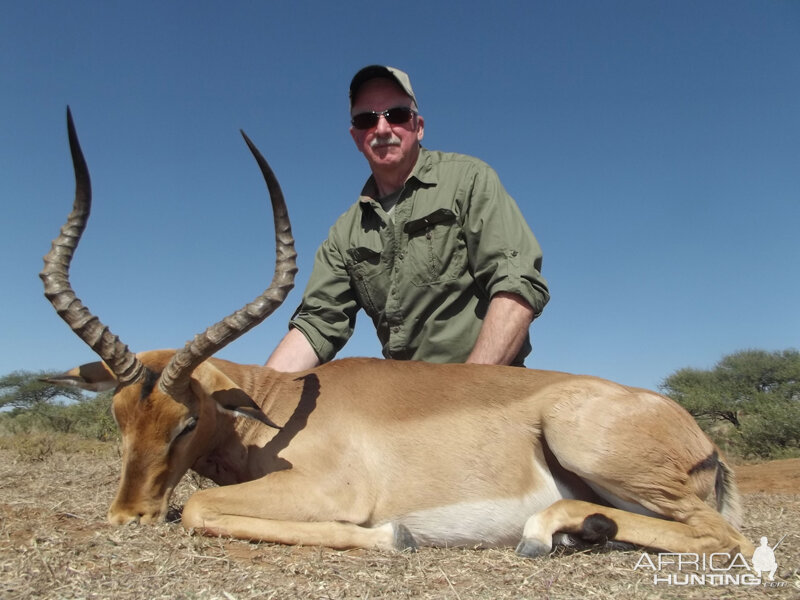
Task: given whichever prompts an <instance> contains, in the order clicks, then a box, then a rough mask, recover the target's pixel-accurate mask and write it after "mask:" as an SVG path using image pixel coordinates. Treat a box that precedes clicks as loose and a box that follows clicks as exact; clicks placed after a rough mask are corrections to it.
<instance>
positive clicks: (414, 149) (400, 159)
mask: <svg viewBox="0 0 800 600" xmlns="http://www.w3.org/2000/svg"><path fill="white" fill-rule="evenodd" d="M399 106H403V107H410V108H414V109H416V107H415V106H414V102H413V101H412V100H411V98H409V97H408V96H407V95H406V94H405V92H403V90H402V89H400V88H399V87H398V86H397V84H395V83H394V82H392V81H391V80H389V79H381V78H378V79H372V80H370V81H368V82H366V83H365V84H364V85H362V86H361V89H360V90H359V91H358V95H357V96H356V101H355V103H354V104H353V108H352V110H351V112H350V114H351V116H352V115H357V114H359V113H363V112H370V111H374V112H381V111H384V110H386V109H389V108H396V107H399ZM424 125H425V123H424V121H423V119H422V117H420V116H419V115H413V116H412V117H411V120H409V121H408V122H407V123H402V124H399V125H392V124H391V123H389V122H387V121H386V119H385V118H384V117H380V118H379V119H378V123H377V124H376V125H375V126H374V127H371V128H369V129H356V128H355V127H352V126H351V127H350V135H351V136H353V141H355V143H356V147H357V148H358V150H359V151H360V152H361V153H362V154H364V156H365V157H366V159H367V162H368V163H369V166H370V168H371V169H372V172H373V173H376V174H380V173H381V172H386V171H389V172H397V171H405V173H404V176H407V175H408V173H410V172H411V170H412V169H413V168H414V165H415V164H416V162H417V156H418V155H419V143H420V141H422V136H423V132H424Z"/></svg>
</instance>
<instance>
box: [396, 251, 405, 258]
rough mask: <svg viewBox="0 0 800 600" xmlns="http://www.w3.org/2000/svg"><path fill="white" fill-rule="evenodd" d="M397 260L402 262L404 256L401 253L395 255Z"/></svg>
mask: <svg viewBox="0 0 800 600" xmlns="http://www.w3.org/2000/svg"><path fill="white" fill-rule="evenodd" d="M397 258H398V259H400V260H403V258H405V254H403V253H402V252H401V253H400V254H398V255H397Z"/></svg>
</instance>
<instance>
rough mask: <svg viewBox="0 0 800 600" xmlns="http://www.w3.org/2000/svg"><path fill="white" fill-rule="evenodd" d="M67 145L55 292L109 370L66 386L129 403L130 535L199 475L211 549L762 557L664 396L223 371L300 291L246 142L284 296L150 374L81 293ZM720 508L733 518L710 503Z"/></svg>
mask: <svg viewBox="0 0 800 600" xmlns="http://www.w3.org/2000/svg"><path fill="white" fill-rule="evenodd" d="M68 131H69V142H70V148H71V151H72V158H73V164H74V169H75V177H76V193H75V202H74V206H73V210H72V212H71V213H70V215H69V217H68V220H67V223H66V225H65V226H64V227H63V228H62V230H61V233H60V235H59V236H58V237H57V238H56V239H55V240H54V242H53V246H52V249H51V250H50V252H49V253H48V254H47V255H46V256H45V267H44V270H43V271H42V273H41V277H42V279H43V281H44V286H45V295H46V296H47V298H48V299H49V300H50V302H51V303H52V304H53V306H54V307H55V309H56V311H57V312H58V314H59V315H60V316H61V317H62V318H63V319H64V320H65V321H66V322H67V324H68V325H69V326H70V327H71V328H72V329H73V331H75V333H76V334H77V335H78V336H79V337H80V338H81V339H82V340H83V341H84V342H86V343H87V344H89V346H91V348H92V349H93V350H94V351H95V352H96V353H97V354H98V355H99V357H100V358H101V359H102V361H100V362H95V363H90V364H86V365H82V366H80V367H76V368H74V369H72V370H70V371H68V372H66V373H64V374H63V375H62V376H60V377H58V378H57V381H59V382H61V383H66V384H71V385H75V386H79V387H83V388H87V389H92V390H103V389H110V388H115V392H114V399H113V413H114V417H115V419H116V421H117V423H118V425H119V428H120V430H121V433H122V449H123V454H122V475H121V479H120V483H119V490H118V492H117V495H116V498H115V500H114V502H113V504H112V505H111V507H110V509H109V512H108V517H109V519H110V521H111V522H112V523H116V524H125V523H128V522H133V521H141V522H148V521H153V520H157V519H162V518H164V516H165V514H166V512H167V508H168V501H169V498H170V495H171V493H172V490H173V489H174V487H175V485H176V484H177V483H178V481H179V480H180V479H181V477H182V476H183V475H184V473H185V472H186V471H187V470H188V469H193V470H194V471H196V472H198V473H200V474H201V475H205V476H207V477H209V478H211V479H212V480H214V481H215V482H216V483H218V484H219V487H214V488H210V489H205V490H201V491H199V492H196V493H195V494H193V495H192V496H191V497H190V498H189V500H188V502H187V503H186V505H185V507H184V510H183V517H182V519H183V524H184V526H185V527H187V528H190V529H194V530H195V531H198V532H202V533H206V534H209V535H223V536H234V537H237V538H244V539H249V540H263V541H269V542H279V543H284V544H306V545H325V546H330V547H334V548H350V547H376V548H380V549H405V548H415V547H417V545H418V544H419V545H431V546H451V545H482V546H505V545H516V547H517V551H518V552H519V553H520V554H522V555H525V556H538V555H543V554H547V553H548V552H550V551H551V549H552V546H553V540H554V537H556V539H561V538H562V537H563V536H564V535H565V534H571V535H572V536H573V537H579V538H583V539H585V540H588V541H589V542H604V541H607V540H614V541H619V542H626V543H632V544H636V545H639V546H643V547H649V548H658V549H662V550H666V551H670V552H696V553H712V552H730V551H742V552H744V553H748V552H750V553H751V552H752V550H753V546H752V544H750V542H749V541H748V540H747V539H746V538H744V536H743V535H742V534H741V533H740V532H739V531H738V530H737V529H736V526H737V523H738V518H739V517H738V512H739V508H738V495H737V492H736V488H735V485H734V481H733V476H732V472H731V469H730V468H729V467H728V466H727V465H726V463H725V462H724V460H723V458H722V456H721V454H720V452H719V450H718V449H717V448H716V447H715V446H714V445H713V444H712V443H711V442H710V441H709V440H708V438H707V437H706V436H705V435H704V434H703V433H702V431H701V430H700V429H699V428H698V426H697V425H696V423H695V422H694V420H693V419H692V418H691V417H690V416H689V414H688V413H686V411H684V410H683V409H682V408H680V407H679V406H678V405H677V404H675V403H674V402H672V401H671V400H669V399H668V398H665V397H663V396H660V395H658V394H656V393H654V392H650V391H647V390H642V389H635V388H630V387H626V386H623V385H619V384H616V383H612V382H609V381H605V380H602V379H598V378H596V377H588V376H577V375H570V374H567V373H559V372H549V371H538V370H528V369H520V368H514V367H498V366H479V365H434V364H426V363H418V362H394V361H386V360H377V359H344V360H337V361H333V362H330V363H328V364H325V365H322V366H320V367H318V368H315V369H312V370H309V371H305V372H302V373H280V372H276V371H273V370H270V369H268V368H266V367H262V366H256V365H240V364H235V363H232V362H227V361H224V360H220V359H216V358H213V357H212V355H213V354H214V353H216V352H217V351H218V350H219V349H221V348H222V347H224V346H225V345H226V344H228V343H229V342H231V341H232V340H234V339H236V338H237V337H239V336H240V335H242V334H243V333H245V332H246V331H248V330H249V329H251V328H252V327H254V326H256V325H257V324H259V323H260V322H261V321H263V320H264V319H265V318H266V317H267V316H268V315H269V314H271V313H272V312H273V311H274V310H275V309H276V308H277V307H278V305H279V304H280V303H281V302H282V301H283V300H284V299H285V297H286V295H287V294H288V292H289V290H290V289H291V287H292V285H293V278H294V274H295V272H296V267H295V252H294V249H293V243H294V242H293V239H292V236H291V230H290V226H289V219H288V215H287V212H286V207H285V204H284V200H283V196H282V193H281V190H280V187H279V185H278V182H277V180H276V178H275V176H274V174H273V173H272V171H271V169H270V167H269V166H268V165H267V163H266V161H265V160H264V159H263V158H262V156H261V154H260V153H259V152H258V150H257V149H256V147H255V146H254V145H253V144H252V143H251V142H250V140H249V139H248V138H247V136H246V135H244V133H242V135H244V138H245V141H246V142H247V145H248V146H249V148H250V150H251V152H252V153H253V155H254V157H255V158H256V161H257V162H258V164H259V166H260V168H261V171H262V173H263V176H264V178H265V180H266V183H267V187H268V189H269V194H270V197H271V200H272V206H273V215H274V222H275V231H276V247H277V250H276V253H277V256H276V266H275V275H274V278H273V280H272V283H271V284H270V286H269V287H268V288H267V290H265V291H264V293H263V294H261V295H260V296H258V297H257V298H256V299H255V300H253V301H252V302H250V303H249V304H247V305H246V306H245V307H244V308H242V309H241V310H239V311H237V312H235V313H233V314H232V315H230V316H228V317H226V318H224V319H222V320H221V321H220V322H218V323H217V324H215V325H213V326H212V327H210V328H208V329H207V330H206V331H205V332H203V333H201V334H199V335H197V336H195V338H194V339H193V340H192V341H190V342H188V343H187V344H186V345H185V346H184V347H183V348H182V349H180V350H178V351H175V350H156V351H149V352H143V353H141V354H134V353H133V352H131V351H130V350H129V349H128V347H127V346H125V345H124V344H123V343H122V342H121V341H120V340H119V338H118V337H117V336H115V335H114V334H112V333H111V332H110V330H109V329H108V328H107V327H106V326H105V325H103V324H102V323H101V322H100V320H99V319H98V318H97V317H95V316H94V315H93V314H91V313H90V312H89V310H88V309H87V308H86V307H85V306H84V305H83V304H82V303H81V301H80V300H79V299H78V298H77V296H76V294H75V292H74V291H73V289H72V287H71V284H70V282H69V266H70V262H71V260H72V255H73V252H74V250H75V248H76V247H77V244H78V241H79V239H80V237H81V234H82V232H83V229H84V227H85V225H86V222H87V219H88V216H89V210H90V203H91V187H90V182H89V173H88V169H87V166H86V163H85V161H84V158H83V154H82V152H81V149H80V146H79V144H78V139H77V136H76V133H75V128H74V125H73V122H72V118H71V115H69V113H68ZM223 210H224V209H223ZM153 293H157V290H155V291H154V292H153ZM714 491H715V492H716V501H717V507H718V510H715V509H713V508H711V507H710V506H709V505H708V504H706V503H705V498H706V497H707V496H709V495H710V494H711V493H712V492H714ZM726 519H727V520H726Z"/></svg>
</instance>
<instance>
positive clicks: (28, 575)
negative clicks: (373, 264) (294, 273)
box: [0, 444, 800, 600]
mask: <svg viewBox="0 0 800 600" xmlns="http://www.w3.org/2000/svg"><path fill="white" fill-rule="evenodd" d="M45 454H46V455H45V456H42V455H41V453H33V455H29V454H25V452H24V451H22V453H21V452H20V450H19V449H11V448H9V445H8V444H5V447H4V445H3V444H0V598H3V599H4V600H16V599H23V598H25V599H27V598H114V599H115V600H123V599H127V598H136V599H139V598H148V599H156V598H203V599H211V598H215V599H216V598H219V599H228V600H230V599H237V600H244V599H247V598H266V599H269V598H275V599H281V600H283V599H287V598H303V599H306V598H437V599H438V598H455V599H462V600H466V599H467V598H487V599H493V600H494V599H504V598H553V599H556V598H592V599H594V598H596V599H605V598H615V599H620V598H624V599H628V598H631V599H639V598H640V599H649V598H659V599H665V598H734V599H737V598H738V599H745V598H746V599H748V600H750V599H758V598H800V587H796V585H798V586H800V575H798V571H797V569H798V567H800V495H798V494H800V490H797V491H796V492H797V493H795V494H785V493H783V494H772V493H756V494H748V495H746V496H745V508H746V527H745V533H746V534H747V535H748V536H749V537H750V538H751V539H753V540H758V538H759V537H760V536H762V535H766V536H768V537H769V539H770V543H775V542H776V541H777V540H778V539H779V538H780V537H781V536H782V535H783V534H788V535H787V537H786V539H785V540H784V542H783V544H782V545H781V547H780V548H779V549H778V551H777V552H776V555H777V559H778V563H779V565H780V568H779V571H778V575H779V576H780V578H776V581H779V582H780V583H782V584H783V586H782V587H779V588H772V589H765V588H752V587H745V586H739V587H737V586H726V587H716V588H715V587H709V586H695V587H689V588H678V587H672V586H665V585H663V584H662V585H658V586H654V585H653V580H652V573H651V572H646V571H643V570H634V566H635V565H636V562H637V560H638V559H639V557H640V553H639V552H624V553H623V552H617V553H609V554H577V555H571V556H559V557H552V558H549V559H542V560H524V559H521V558H519V557H517V556H516V555H515V554H514V552H513V549H503V550H472V549H466V550H465V549H449V550H448V549H428V548H425V549H422V550H421V551H420V552H418V553H415V554H390V553H381V552H373V551H362V550H357V551H349V552H338V551H333V550H329V549H323V548H301V547H285V546H274V545H270V544H251V543H247V542H242V541H237V540H224V539H214V538H205V537H200V536H194V535H190V534H188V533H186V532H185V531H184V530H183V528H181V527H180V525H179V524H177V523H164V524H161V525H157V526H133V527H123V528H114V527H111V526H110V525H108V524H106V522H105V512H106V510H107V507H108V505H109V504H110V503H111V500H112V498H113V495H114V493H115V488H116V483H117V477H118V470H119V458H118V456H117V453H116V449H115V448H114V447H113V446H110V445H107V446H103V447H102V449H98V448H97V447H92V448H91V449H86V448H84V449H82V450H81V451H78V452H69V451H66V450H64V449H58V450H56V451H53V452H51V453H49V454H47V453H45ZM765 469H766V468H765ZM203 485H206V483H205V482H204V481H201V480H200V479H199V478H197V477H196V476H195V477H191V476H187V477H185V478H184V480H183V482H182V483H181V486H180V489H179V490H178V492H177V494H176V497H175V498H174V499H173V502H174V506H175V508H176V514H177V509H178V507H179V506H181V505H182V503H183V502H184V501H185V499H186V498H187V497H188V495H189V494H190V493H192V491H194V490H195V489H197V488H198V486H203Z"/></svg>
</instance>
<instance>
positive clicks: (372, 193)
mask: <svg viewBox="0 0 800 600" xmlns="http://www.w3.org/2000/svg"><path fill="white" fill-rule="evenodd" d="M413 179H416V180H417V181H419V183H420V184H421V185H423V186H426V187H427V186H434V185H436V184H437V183H438V182H439V178H438V177H437V175H436V173H435V169H434V168H433V161H432V160H431V153H430V151H428V150H426V149H425V148H423V147H420V149H419V156H418V157H417V163H416V164H415V165H414V168H413V169H412V170H411V175H409V176H408V178H407V179H406V183H408V182H410V181H411V180H413ZM377 198H378V188H377V186H376V185H375V177H374V176H372V175H370V176H369V179H367V182H366V183H365V184H364V187H363V188H362V189H361V194H360V195H359V197H358V201H359V203H361V205H362V206H363V205H371V204H372V203H373V202H377Z"/></svg>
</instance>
